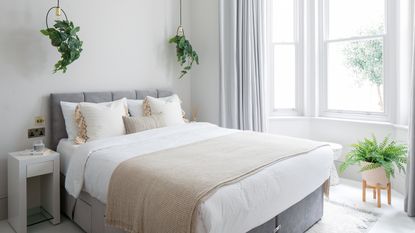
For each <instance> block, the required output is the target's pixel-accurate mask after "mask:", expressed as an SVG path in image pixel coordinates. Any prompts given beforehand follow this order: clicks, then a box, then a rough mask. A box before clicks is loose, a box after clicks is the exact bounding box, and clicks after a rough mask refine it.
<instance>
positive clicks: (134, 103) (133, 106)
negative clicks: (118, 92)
mask: <svg viewBox="0 0 415 233" xmlns="http://www.w3.org/2000/svg"><path fill="white" fill-rule="evenodd" d="M143 103H144V100H130V99H128V100H127V104H128V111H129V112H130V115H131V116H132V117H141V116H144V109H143V108H144V105H143Z"/></svg>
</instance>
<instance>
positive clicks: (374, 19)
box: [319, 0, 394, 120]
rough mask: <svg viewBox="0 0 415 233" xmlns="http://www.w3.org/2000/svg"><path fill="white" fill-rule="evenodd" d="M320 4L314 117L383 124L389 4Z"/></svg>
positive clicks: (373, 0) (372, 0)
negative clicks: (317, 96)
mask: <svg viewBox="0 0 415 233" xmlns="http://www.w3.org/2000/svg"><path fill="white" fill-rule="evenodd" d="M320 1H321V2H320V10H321V11H320V12H323V14H322V18H320V20H319V28H320V29H321V31H320V35H321V36H320V40H319V45H320V50H319V58H320V59H319V60H320V84H321V85H320V88H321V90H320V103H319V104H320V114H321V115H323V116H334V117H346V118H365V119H369V120H370V119H381V120H386V119H387V117H388V105H387V104H388V103H389V102H390V95H389V93H388V92H387V90H388V89H390V86H388V79H389V78H390V77H389V75H388V74H389V72H390V71H391V70H392V69H393V66H394V63H393V62H392V60H390V58H391V56H392V54H391V53H387V51H391V49H390V48H393V46H394V45H393V39H392V38H391V36H390V32H389V30H388V27H387V25H388V21H387V20H390V19H392V17H388V14H387V12H388V5H387V3H388V2H389V1H387V0H320ZM387 56H389V60H388V57H387ZM387 61H388V62H387Z"/></svg>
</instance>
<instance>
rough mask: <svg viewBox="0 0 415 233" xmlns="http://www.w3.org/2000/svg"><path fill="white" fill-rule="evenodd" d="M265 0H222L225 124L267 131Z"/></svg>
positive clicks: (222, 97)
mask: <svg viewBox="0 0 415 233" xmlns="http://www.w3.org/2000/svg"><path fill="white" fill-rule="evenodd" d="M264 65H265V0H220V105H221V106H220V120H221V126H223V127H227V128H236V129H242V130H254V131H264V122H265V120H264V115H265V114H264V76H265V68H264Z"/></svg>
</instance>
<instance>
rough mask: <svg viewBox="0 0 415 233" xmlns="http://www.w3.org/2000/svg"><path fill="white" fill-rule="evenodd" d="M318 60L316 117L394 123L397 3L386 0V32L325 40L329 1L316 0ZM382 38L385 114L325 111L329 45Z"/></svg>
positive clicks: (393, 0)
mask: <svg viewBox="0 0 415 233" xmlns="http://www.w3.org/2000/svg"><path fill="white" fill-rule="evenodd" d="M318 1H319V2H318V11H319V12H320V14H319V16H318V50H317V51H318V52H317V54H318V57H319V59H318V60H319V77H320V81H319V90H320V94H319V116H322V117H333V118H347V119H357V120H371V121H388V122H394V120H395V111H396V107H395V104H394V103H396V98H397V97H396V96H397V93H396V82H395V81H394V79H395V80H396V77H398V76H397V74H396V64H397V63H396V58H397V51H398V49H397V46H396V45H397V32H396V29H395V28H396V25H398V24H397V22H396V19H397V18H398V17H397V9H398V5H397V4H398V3H397V2H398V1H396V0H384V1H385V33H383V34H381V35H376V36H356V37H349V38H341V39H329V38H328V12H327V11H328V5H327V4H329V3H328V2H329V1H330V0H318ZM375 38H382V39H383V49H384V51H383V63H384V66H383V67H384V71H383V73H384V85H383V86H384V87H383V88H384V112H382V113H377V112H365V111H348V110H332V109H328V106H327V105H328V87H327V81H328V76H327V70H328V67H327V56H328V49H327V48H328V44H329V43H331V42H341V41H356V40H364V39H375Z"/></svg>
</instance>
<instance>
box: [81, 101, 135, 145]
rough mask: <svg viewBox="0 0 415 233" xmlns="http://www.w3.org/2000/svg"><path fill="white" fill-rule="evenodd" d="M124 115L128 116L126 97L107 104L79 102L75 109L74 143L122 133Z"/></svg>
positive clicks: (123, 131)
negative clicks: (75, 135) (76, 132)
mask: <svg viewBox="0 0 415 233" xmlns="http://www.w3.org/2000/svg"><path fill="white" fill-rule="evenodd" d="M124 116H128V108H127V103H126V99H121V100H118V101H114V102H110V103H107V104H102V103H101V104H96V103H79V104H78V106H77V108H76V111H75V117H76V121H77V124H78V136H77V138H76V140H75V141H76V143H78V144H79V143H85V142H87V141H93V140H97V139H101V138H107V137H113V136H120V135H124V134H125V128H124V122H123V119H122V118H123V117H124Z"/></svg>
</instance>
